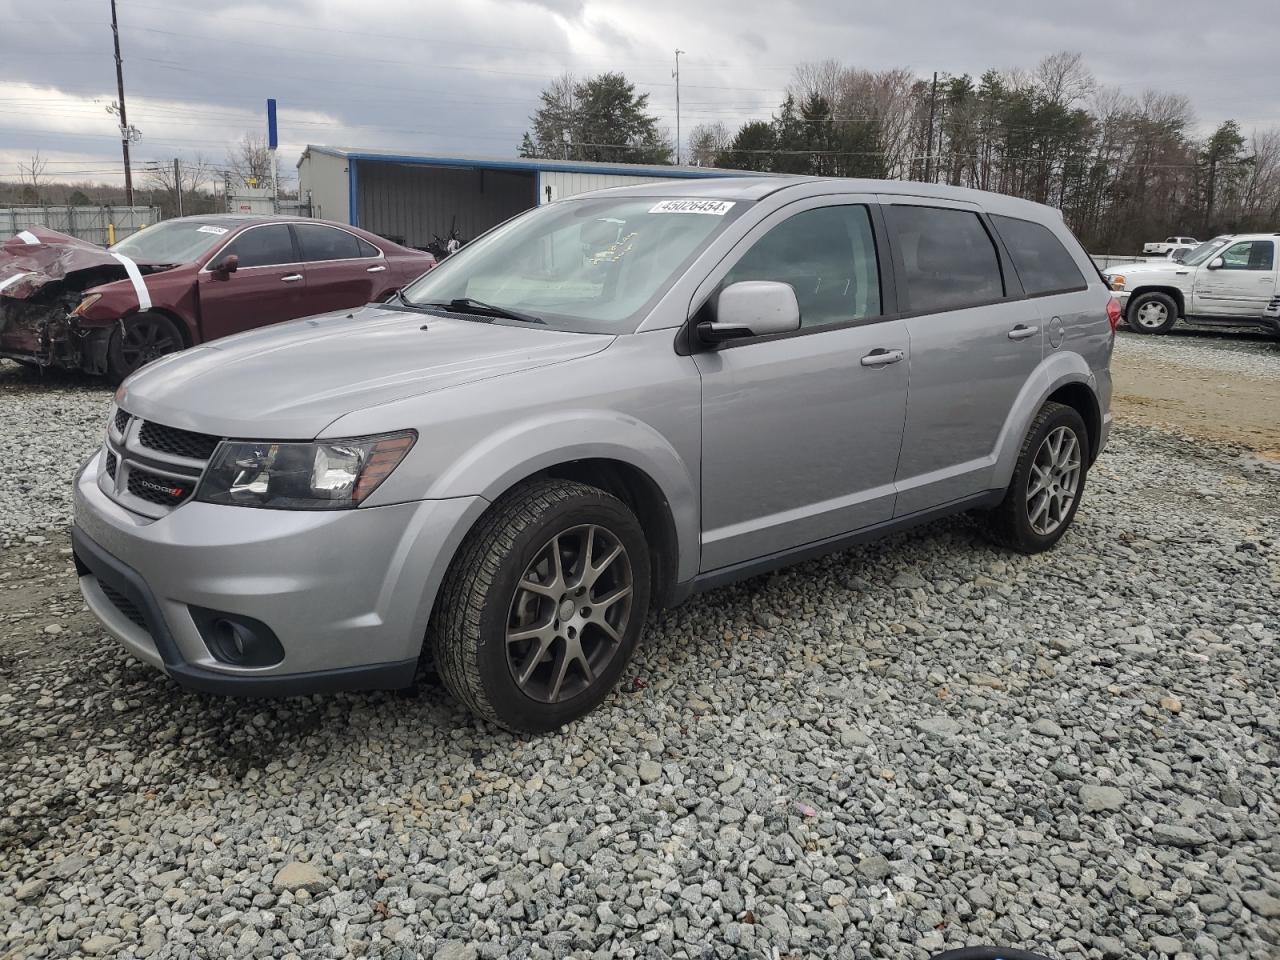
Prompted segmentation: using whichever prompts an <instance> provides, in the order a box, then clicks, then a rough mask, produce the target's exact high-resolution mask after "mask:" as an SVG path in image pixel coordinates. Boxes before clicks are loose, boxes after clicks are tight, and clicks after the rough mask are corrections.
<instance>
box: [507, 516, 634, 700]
mask: <svg viewBox="0 0 1280 960" xmlns="http://www.w3.org/2000/svg"><path fill="white" fill-rule="evenodd" d="M633 586H634V583H633V577H632V569H631V558H630V556H629V555H628V554H627V549H626V547H624V546H623V545H622V541H620V540H619V539H618V538H617V537H616V536H614V535H613V534H612V533H610V532H609V530H608V529H606V528H605V527H603V526H600V525H599V524H594V523H590V524H581V525H579V526H575V527H571V528H569V529H567V530H564V531H562V532H560V533H558V534H556V535H555V536H554V537H552V538H551V539H550V540H548V541H547V542H546V544H544V545H543V547H542V549H540V550H539V551H538V552H537V553H536V554H535V555H534V558H533V560H532V561H531V562H530V563H529V565H528V567H526V568H525V571H524V573H523V574H522V575H521V577H520V582H519V584H518V585H517V586H516V591H515V596H514V597H513V598H512V601H511V610H510V613H509V614H508V617H507V665H508V666H509V667H510V669H511V676H512V677H513V678H514V679H515V682H516V685H517V686H518V687H519V688H520V689H521V690H522V691H523V692H524V693H525V694H526V695H528V696H529V697H531V698H532V699H534V700H538V701H540V702H542V703H559V702H561V701H564V700H569V699H571V698H573V697H575V696H577V695H579V694H580V693H582V692H583V691H584V690H586V689H587V688H588V687H590V686H591V685H592V684H593V683H594V682H595V679H596V677H597V676H599V675H600V673H601V672H602V671H603V669H604V668H605V666H606V665H607V664H608V663H609V661H610V660H611V659H612V658H613V656H614V655H615V654H616V653H617V651H618V649H619V647H620V646H621V644H622V638H623V636H624V635H625V634H626V631H627V626H628V624H629V623H630V620H631V612H632V603H631V600H632V590H633Z"/></svg>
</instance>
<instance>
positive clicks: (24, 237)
mask: <svg viewBox="0 0 1280 960" xmlns="http://www.w3.org/2000/svg"><path fill="white" fill-rule="evenodd" d="M18 239H19V240H21V241H22V242H23V243H29V244H32V245H35V244H38V243H39V242H40V238H39V237H37V236H36V235H35V234H34V233H32V232H31V231H30V230H19V231H18Z"/></svg>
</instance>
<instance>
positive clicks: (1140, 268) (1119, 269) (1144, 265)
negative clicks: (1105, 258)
mask: <svg viewBox="0 0 1280 960" xmlns="http://www.w3.org/2000/svg"><path fill="white" fill-rule="evenodd" d="M1193 269H1195V268H1194V267H1189V266H1187V265H1186V264H1185V263H1179V262H1178V261H1177V260H1144V261H1140V262H1137V263H1117V264H1114V265H1113V266H1110V267H1107V269H1106V270H1104V271H1103V273H1105V274H1106V275H1107V276H1111V275H1112V274H1116V273H1121V274H1124V275H1125V276H1126V277H1127V276H1129V275H1131V274H1135V273H1175V272H1177V271H1178V270H1193Z"/></svg>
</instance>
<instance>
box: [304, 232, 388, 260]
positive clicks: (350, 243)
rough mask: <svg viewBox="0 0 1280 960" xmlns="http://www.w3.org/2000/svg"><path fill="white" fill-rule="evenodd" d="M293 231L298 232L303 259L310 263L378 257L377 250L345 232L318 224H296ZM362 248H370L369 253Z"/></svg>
mask: <svg viewBox="0 0 1280 960" xmlns="http://www.w3.org/2000/svg"><path fill="white" fill-rule="evenodd" d="M293 229H294V230H296V231H297V234H298V243H299V244H301V246H302V259H303V260H306V261H307V262H308V263H311V262H314V261H317V260H355V259H357V258H359V257H372V256H377V250H375V249H373V247H372V246H370V245H369V244H367V243H364V242H363V241H362V240H361V239H360V238H359V237H357V236H356V235H355V234H352V233H347V231H345V230H335V229H334V228H333V227H326V226H322V225H321V224H318V223H296V224H294V226H293ZM362 247H364V248H368V249H367V251H366V250H364V249H362Z"/></svg>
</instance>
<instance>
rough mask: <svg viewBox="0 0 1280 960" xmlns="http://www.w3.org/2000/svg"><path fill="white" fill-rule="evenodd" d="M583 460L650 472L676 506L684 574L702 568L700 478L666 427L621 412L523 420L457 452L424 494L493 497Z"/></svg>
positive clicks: (679, 574) (679, 572) (679, 566)
mask: <svg viewBox="0 0 1280 960" xmlns="http://www.w3.org/2000/svg"><path fill="white" fill-rule="evenodd" d="M575 460H614V461H619V462H621V463H624V464H627V465H629V466H631V467H634V468H635V469H637V470H640V471H642V472H643V473H644V474H646V475H647V476H648V477H649V478H650V479H651V480H652V481H653V482H654V484H655V485H656V486H657V487H658V489H659V490H661V491H662V496H663V498H664V499H665V500H666V502H667V506H668V509H669V510H670V511H671V518H672V522H673V524H674V527H675V534H676V548H677V549H676V553H677V561H676V579H677V580H678V581H684V580H688V579H690V578H692V577H693V576H694V575H695V574H696V573H697V572H698V503H699V500H698V482H697V478H696V477H695V476H692V475H691V474H690V471H689V469H688V467H687V466H686V464H685V462H684V460H683V459H682V458H681V457H680V455H679V454H678V453H677V452H676V450H675V449H674V448H673V447H672V446H671V444H670V443H668V442H667V440H666V438H664V437H663V436H662V435H661V434H660V433H659V432H658V431H656V430H655V429H654V428H653V427H651V426H649V425H648V424H646V423H644V422H642V421H640V420H637V419H635V418H634V417H628V416H625V415H622V414H619V413H617V412H609V411H600V410H571V411H557V412H555V413H542V414H539V415H536V416H530V417H526V418H523V419H520V420H517V421H516V422H514V423H512V424H510V425H508V426H506V427H504V428H503V429H501V430H498V431H495V432H493V433H490V434H487V435H485V436H484V437H483V438H481V439H480V440H479V442H477V443H476V444H475V445H473V446H471V447H470V448H469V449H467V450H465V451H464V452H463V453H462V454H461V455H460V456H458V457H456V458H454V459H453V460H452V462H451V463H450V464H449V466H448V467H447V468H446V469H445V470H444V471H443V472H441V473H440V474H439V476H437V477H436V478H435V480H434V482H432V484H431V485H430V487H429V488H428V489H427V491H426V493H425V494H424V497H425V499H429V500H436V499H445V498H451V497H471V496H481V497H484V498H485V499H486V500H488V501H493V500H496V499H497V498H498V497H500V496H501V495H502V494H503V493H505V492H506V491H507V490H509V489H511V488H512V487H513V486H515V485H516V484H517V483H519V482H520V481H521V480H523V479H525V478H526V477H529V476H532V475H533V474H536V473H538V472H540V471H543V470H547V469H549V468H551V467H554V466H557V465H559V464H563V463H568V462H571V461H575Z"/></svg>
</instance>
